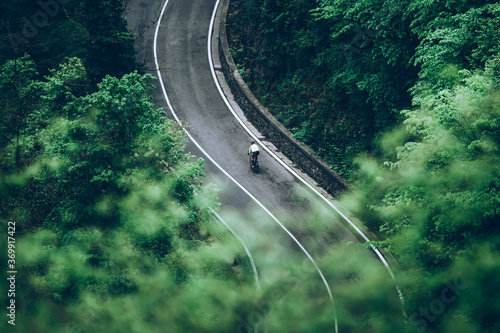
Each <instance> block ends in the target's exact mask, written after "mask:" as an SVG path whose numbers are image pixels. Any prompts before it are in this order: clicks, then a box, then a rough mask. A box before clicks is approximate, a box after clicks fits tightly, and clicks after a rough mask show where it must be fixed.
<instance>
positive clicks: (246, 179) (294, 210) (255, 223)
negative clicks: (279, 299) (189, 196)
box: [126, 0, 394, 332]
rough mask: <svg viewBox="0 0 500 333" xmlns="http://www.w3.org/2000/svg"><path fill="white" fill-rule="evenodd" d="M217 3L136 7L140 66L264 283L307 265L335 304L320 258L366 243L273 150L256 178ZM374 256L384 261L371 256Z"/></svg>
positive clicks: (181, 1)
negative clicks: (181, 128) (218, 30)
mask: <svg viewBox="0 0 500 333" xmlns="http://www.w3.org/2000/svg"><path fill="white" fill-rule="evenodd" d="M216 3H217V0H166V1H165V0H162V1H160V0H130V1H129V2H128V7H127V12H126V18H127V21H128V23H129V26H130V28H131V29H132V30H133V31H134V33H135V34H136V36H137V37H138V38H137V41H136V49H137V52H138V54H137V56H138V60H139V61H143V62H144V63H145V64H146V66H147V68H149V69H151V70H152V71H151V72H152V74H154V75H157V76H159V78H160V79H159V80H157V82H156V84H157V86H158V89H156V91H155V95H154V100H155V104H156V105H157V107H162V108H164V109H165V110H166V111H167V113H168V116H169V117H175V118H177V119H178V120H179V121H181V122H182V124H184V125H185V127H186V130H187V132H188V134H189V136H190V141H189V143H188V146H187V151H189V152H191V153H192V154H194V155H196V156H199V157H203V158H204V159H205V161H206V162H205V168H206V169H205V173H206V175H207V177H206V178H207V179H206V180H205V183H214V184H216V185H217V187H219V188H221V189H222V191H221V193H220V202H221V204H222V206H221V209H220V210H219V212H218V215H219V216H220V218H221V219H223V220H224V221H225V223H227V224H228V226H229V227H230V228H231V229H232V230H233V231H234V233H235V234H236V235H238V237H239V238H240V239H241V241H242V242H243V243H244V244H245V246H247V247H248V251H249V252H250V253H251V255H252V257H253V259H254V261H255V266H256V269H257V271H258V277H259V281H260V282H258V283H260V285H265V284H266V283H272V281H275V280H276V276H282V278H283V279H287V278H289V276H288V275H286V274H284V273H283V272H286V271H288V270H289V268H288V267H289V265H290V262H294V263H296V262H297V260H300V262H301V263H302V266H303V267H305V268H304V269H310V270H311V271H312V270H316V272H317V274H316V276H317V285H318V286H321V288H322V290H323V294H324V298H325V299H326V300H328V299H330V300H331V301H332V302H334V299H335V295H332V294H331V291H330V286H331V285H332V284H334V283H335V281H331V279H330V278H329V276H328V274H323V272H322V267H321V265H320V264H318V263H316V261H315V259H316V258H320V257H321V255H322V254H324V253H325V252H326V251H328V250H331V249H332V248H335V247H343V246H345V244H346V243H348V242H358V238H357V237H358V236H355V235H353V233H352V230H351V229H350V228H349V227H346V225H345V221H342V217H340V216H339V214H338V213H337V212H336V211H335V210H333V209H332V207H331V205H330V204H328V203H327V202H326V201H325V200H324V199H322V198H320V197H318V196H317V194H316V193H314V192H313V191H312V190H311V189H310V188H309V187H308V186H305V185H304V183H303V182H302V181H301V180H300V179H298V178H297V177H296V176H294V175H292V174H291V173H290V171H289V170H287V169H286V168H285V167H283V165H282V164H281V163H279V162H278V161H277V160H276V159H275V158H273V157H272V156H271V155H270V154H269V153H267V152H266V151H262V152H261V154H260V156H259V162H260V169H261V172H260V173H259V174H254V173H252V172H251V171H250V169H249V167H248V157H247V153H246V152H247V149H248V146H249V144H250V141H251V140H252V138H251V136H250V135H249V134H248V133H247V131H246V130H245V129H244V128H243V127H242V126H241V124H240V123H239V122H238V121H237V120H236V119H235V117H234V116H233V114H232V113H231V111H230V110H229V109H228V107H227V104H226V101H225V100H224V98H223V97H222V96H221V95H220V93H219V90H218V88H217V85H216V82H214V79H213V73H212V71H211V67H210V63H209V57H208V51H207V45H208V38H209V36H208V33H209V28H210V22H211V19H212V17H213V14H214V7H215V5H216ZM366 256H367V257H373V258H375V257H376V256H375V255H374V253H373V252H371V251H369V250H366ZM393 296H394V295H393ZM393 296H392V297H393ZM311 301H314V300H311ZM326 304H328V302H327V303H326ZM304 306H307V305H304ZM328 311H331V314H332V317H335V320H334V321H332V323H334V324H332V330H331V331H332V332H337V331H338V324H337V318H336V314H335V306H334V305H331V308H330V309H328ZM250 325H253V324H252V323H250ZM255 326H256V327H257V326H258V325H255Z"/></svg>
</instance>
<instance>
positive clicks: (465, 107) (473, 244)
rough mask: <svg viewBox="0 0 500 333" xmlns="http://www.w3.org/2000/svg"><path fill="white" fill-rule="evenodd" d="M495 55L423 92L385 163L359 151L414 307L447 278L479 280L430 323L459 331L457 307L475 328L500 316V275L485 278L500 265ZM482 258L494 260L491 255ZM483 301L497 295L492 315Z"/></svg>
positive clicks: (372, 201)
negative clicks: (446, 85)
mask: <svg viewBox="0 0 500 333" xmlns="http://www.w3.org/2000/svg"><path fill="white" fill-rule="evenodd" d="M496 62H497V61H496V60H492V61H491V62H489V63H488V65H487V67H486V70H485V71H475V72H470V71H465V70H462V71H459V72H458V73H457V74H456V77H457V79H456V81H455V82H454V85H453V86H452V88H451V89H443V90H442V91H440V92H439V93H437V94H433V93H429V94H428V95H423V94H420V95H419V97H420V101H422V105H421V107H419V108H415V109H413V110H411V111H410V110H408V111H405V112H403V114H404V115H405V117H406V120H405V121H404V126H405V129H404V130H403V131H398V132H395V133H390V134H388V135H387V137H386V138H385V139H384V141H383V143H384V145H383V151H385V152H386V155H385V158H387V160H386V161H385V163H384V165H383V166H380V165H377V163H375V162H374V161H363V162H361V161H360V162H361V163H362V165H363V166H362V167H361V170H363V177H362V178H361V179H363V184H362V185H360V186H361V188H363V190H364V191H365V193H367V198H368V201H366V202H365V205H366V206H365V207H367V208H368V209H369V210H366V211H364V212H363V213H362V214H364V215H368V214H371V215H373V214H375V215H376V216H377V217H378V218H379V219H380V220H379V221H384V222H383V224H379V226H380V231H381V232H382V233H384V234H385V235H386V236H387V237H388V239H387V244H388V250H389V251H391V252H392V253H393V254H394V255H395V256H396V257H397V259H398V260H399V262H400V264H401V266H402V268H403V272H402V273H401V275H402V277H403V280H405V279H407V280H406V281H405V282H404V283H403V285H404V287H405V289H406V292H407V295H408V296H409V297H408V300H409V303H408V309H409V310H410V311H417V310H418V308H419V307H422V306H423V305H426V304H429V302H431V301H432V300H433V298H435V297H436V293H438V292H440V291H441V290H440V289H442V288H443V285H444V284H445V283H446V281H450V280H453V279H456V278H458V277H460V283H461V284H464V285H466V286H467V287H468V288H469V287H471V288H474V290H472V289H467V291H465V292H464V293H463V296H461V299H460V301H458V302H456V303H453V304H452V305H450V309H448V310H449V311H448V312H447V313H446V314H444V315H443V316H441V317H440V318H439V320H436V322H432V323H428V328H429V329H430V330H431V331H436V332H443V331H448V330H450V331H452V330H451V328H452V327H454V325H453V324H452V322H453V320H454V318H456V316H458V317H459V318H461V319H460V320H463V321H466V322H468V327H469V328H468V329H469V331H471V332H475V331H478V332H479V331H481V332H482V331H485V332H486V331H487V332H493V331H495V328H498V325H499V322H498V318H496V317H494V316H492V315H490V314H489V310H488V309H490V308H491V307H494V308H495V309H496V310H494V311H498V309H499V308H500V307H499V306H498V304H497V302H496V300H495V296H494V293H490V292H489V290H491V288H494V287H493V284H494V283H495V281H493V280H488V279H486V277H487V276H493V275H495V274H496V273H495V272H496V271H497V269H496V267H498V260H497V259H493V258H495V256H497V255H498V245H499V243H498V232H499V229H498V223H496V222H497V221H498V220H499V214H500V211H499V210H498V207H499V204H500V195H499V185H500V178H499V175H500V169H499V166H500V150H499V147H500V140H499V136H498V133H499V127H498V126H499V125H498V120H499V119H500V108H499V107H498V105H499V103H498V101H499V97H500V89H499V88H500V86H499V84H498V76H494V74H493V73H495V71H494V70H493V68H495V66H496V65H495V64H496ZM362 207H363V206H362V205H361V206H358V208H359V209H361V210H363V208H362ZM471 258H477V260H479V261H478V262H474V260H473V259H471ZM483 258H484V260H486V261H488V260H490V262H488V263H487V264H486V265H483ZM488 258H489V259H488ZM491 260H492V261H491ZM466 262H467V264H465V263H466ZM464 265H468V266H464ZM458 267H461V268H458ZM461 269H464V271H461ZM476 269H477V271H476ZM467 271H476V274H468V273H466V272H467ZM406 275H408V277H406ZM477 295H482V296H481V298H482V299H481V300H479V299H477V297H478V296H477ZM486 299H487V300H486ZM473 300H475V301H473ZM468 301H471V302H473V303H468ZM476 302H477V303H476ZM484 302H486V303H488V304H490V305H488V306H486V308H485V309H484V311H485V314H484V316H483V315H479V314H478V313H476V312H474V311H471V309H470V308H469V307H470V304H475V305H477V306H478V307H479V306H481V304H484ZM494 304H495V305H494ZM481 311H482V310H481ZM417 312H418V311H417ZM426 327H427V326H426Z"/></svg>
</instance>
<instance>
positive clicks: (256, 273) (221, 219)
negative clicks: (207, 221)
mask: <svg viewBox="0 0 500 333" xmlns="http://www.w3.org/2000/svg"><path fill="white" fill-rule="evenodd" d="M209 209H210V211H211V212H212V214H214V215H215V217H216V218H217V219H219V221H220V222H221V223H222V224H224V226H225V227H226V228H227V230H229V232H231V233H232V234H233V236H234V237H235V238H236V239H237V240H238V241H239V242H240V243H241V245H243V248H244V249H245V252H246V254H247V256H248V258H249V259H250V264H251V265H252V270H253V276H254V279H255V285H256V286H257V290H258V291H260V290H261V289H260V282H259V273H258V272H257V267H256V266H255V262H254V260H253V257H252V254H251V253H250V250H249V249H248V247H247V245H246V244H245V242H244V241H243V239H241V237H240V236H238V234H237V233H236V232H235V231H234V230H233V229H232V228H231V227H230V226H229V224H227V223H226V221H224V219H223V218H222V216H220V215H219V214H218V213H217V212H216V211H215V210H213V209H212V207H209Z"/></svg>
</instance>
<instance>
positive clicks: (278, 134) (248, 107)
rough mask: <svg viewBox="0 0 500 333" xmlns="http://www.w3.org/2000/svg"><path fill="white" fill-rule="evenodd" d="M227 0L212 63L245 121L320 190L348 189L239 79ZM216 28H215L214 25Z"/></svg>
mask: <svg viewBox="0 0 500 333" xmlns="http://www.w3.org/2000/svg"><path fill="white" fill-rule="evenodd" d="M229 1H230V0H222V3H221V4H220V8H219V14H218V22H217V23H219V26H218V27H216V28H215V30H214V36H215V37H216V38H217V37H218V38H217V39H216V38H214V39H213V40H214V41H216V42H217V44H218V46H216V45H214V47H213V48H215V47H218V52H214V58H216V56H217V55H216V53H218V54H219V60H220V64H219V63H217V64H215V62H216V61H217V59H214V67H215V68H216V69H219V68H218V67H219V66H220V70H221V71H222V73H223V74H224V77H225V79H226V81H227V84H228V85H229V87H230V89H231V92H232V94H233V95H234V98H235V100H236V102H237V103H238V105H239V106H240V107H241V109H242V110H243V113H244V114H245V116H246V117H247V119H248V120H249V121H250V122H251V123H252V124H253V126H255V128H257V129H258V130H259V132H260V133H261V134H262V135H263V136H265V141H269V142H271V143H272V144H274V146H276V147H277V148H278V149H279V150H280V151H281V152H282V153H283V154H284V155H285V156H286V157H288V158H289V159H290V160H291V161H292V162H293V163H295V164H296V165H297V166H298V167H299V168H300V169H302V171H303V172H304V173H306V174H308V175H309V176H310V177H311V178H312V179H314V181H316V182H317V183H318V185H319V186H321V187H322V188H323V189H325V190H326V191H327V192H329V193H330V194H332V195H336V194H338V193H339V192H341V191H344V190H346V189H347V188H348V185H349V184H348V183H347V181H346V180H345V179H344V178H343V177H341V176H340V175H339V174H337V173H336V172H335V171H333V170H331V169H330V168H329V166H328V165H327V164H326V163H325V162H324V161H322V160H321V159H320V158H319V157H318V156H315V155H313V154H311V153H309V151H310V149H309V148H308V147H307V146H306V145H304V144H303V143H301V142H299V141H297V140H296V139H294V138H293V136H292V133H291V132H290V131H289V130H288V129H286V128H285V127H284V126H283V125H281V124H280V123H279V122H278V121H277V120H276V119H275V118H274V116H273V115H272V114H271V113H270V112H269V111H268V110H267V109H266V108H265V107H263V106H262V105H261V104H260V103H259V101H258V100H257V98H256V97H255V96H254V94H253V93H252V92H251V91H250V89H249V88H248V86H247V85H246V83H245V82H244V81H243V79H242V77H241V76H240V74H239V72H238V69H237V68H236V65H235V63H234V60H233V57H232V56H231V53H230V52H229V44H228V40H227V35H226V17H227V11H228V7H229ZM216 25H217V24H216Z"/></svg>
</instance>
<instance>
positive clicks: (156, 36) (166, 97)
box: [153, 0, 338, 333]
mask: <svg viewBox="0 0 500 333" xmlns="http://www.w3.org/2000/svg"><path fill="white" fill-rule="evenodd" d="M168 1H169V0H166V1H165V4H164V5H163V8H162V10H161V13H160V17H159V20H158V24H157V25H156V31H155V37H154V42H153V49H154V52H153V53H154V58H155V65H156V71H157V74H158V79H159V81H160V85H161V88H162V91H163V95H164V97H165V100H166V101H167V104H168V107H169V109H170V111H171V112H172V115H173V116H174V118H175V120H176V121H177V123H179V125H180V126H181V127H182V129H183V130H184V132H185V133H186V135H187V136H188V137H189V139H190V140H191V141H192V142H193V143H194V144H195V145H196V146H197V147H198V149H200V151H201V152H202V153H203V154H204V155H205V156H206V157H207V158H208V159H209V160H210V161H211V162H212V163H213V164H214V165H215V166H216V167H217V168H218V169H219V170H220V171H221V172H222V173H224V174H225V175H226V176H227V177H228V178H229V179H231V181H233V182H234V183H235V184H236V185H237V186H238V187H239V188H240V189H241V190H242V191H244V192H245V193H246V194H247V195H248V196H249V197H250V198H251V199H252V200H253V201H254V202H255V203H257V204H258V205H259V206H260V207H261V208H262V209H263V210H264V211H265V212H266V213H267V214H268V215H269V216H270V217H271V218H272V219H273V220H274V221H275V222H276V223H277V224H278V225H279V226H280V227H281V228H282V229H283V230H284V231H285V232H286V233H287V234H288V235H289V236H290V237H291V238H292V239H293V240H294V241H295V243H296V244H297V245H298V246H299V247H300V248H301V250H302V251H303V252H304V253H305V254H306V256H307V257H308V258H309V260H310V261H311V263H312V264H313V265H314V267H315V268H316V271H317V272H318V274H319V275H320V276H321V279H322V280H323V283H324V284H325V287H326V289H327V291H328V296H329V297H330V300H331V301H332V303H333V310H334V316H335V332H336V333H338V319H337V312H336V310H335V302H334V300H333V295H332V292H331V290H330V286H329V285H328V282H327V281H326V278H325V276H324V275H323V273H322V272H321V270H320V269H319V267H318V265H317V264H316V262H315V261H314V259H313V258H312V257H311V255H310V254H309V252H307V250H306V249H305V248H304V246H302V244H301V243H300V242H299V241H298V240H297V238H295V236H294V235H293V234H292V233H291V232H290V231H289V230H288V229H287V228H286V227H285V226H284V225H283V224H282V223H281V222H280V221H279V220H278V219H277V218H276V217H275V216H274V215H273V214H272V213H271V212H270V211H269V210H268V209H267V208H266V207H265V206H264V205H263V204H262V203H261V202H260V201H258V200H257V198H255V197H254V196H253V195H252V194H251V193H250V192H249V191H248V190H247V189H245V188H244V187H243V186H242V185H241V184H240V183H238V182H237V181H236V179H234V178H233V177H232V176H231V175H230V174H229V173H228V172H227V171H226V170H224V169H223V168H222V167H221V166H220V165H219V164H218V163H217V162H215V160H214V159H213V158H212V157H211V156H210V155H208V153H207V152H206V151H205V150H204V149H203V148H202V147H201V146H200V144H198V142H197V141H196V140H195V139H194V138H193V137H192V136H191V134H190V133H189V132H188V131H187V129H186V128H185V127H184V126H183V125H182V122H181V121H180V119H179V117H178V116H177V114H176V113H175V111H174V109H173V107H172V104H171V103H170V99H169V97H168V94H167V92H166V89H165V84H164V83H163V78H162V76H161V72H160V67H159V65H158V57H157V47H156V44H157V39H158V31H159V28H160V23H161V20H162V18H163V14H164V13H165V9H166V7H167V4H168ZM219 2H220V0H217V3H216V5H215V8H214V12H213V14H212V20H211V23H210V27H209V36H211V35H212V34H211V31H212V25H213V20H214V18H215V13H216V10H217V7H218V5H219ZM208 40H209V43H210V38H208ZM209 45H210V44H209ZM209 57H210V61H209V63H210V66H211V70H212V74H213V75H214V71H213V64H212V61H211V50H210V46H209ZM217 87H218V89H219V92H221V91H220V86H219V85H218V82H217ZM224 100H225V101H226V104H228V102H227V99H224ZM230 110H231V112H233V113H234V110H233V109H232V108H230ZM237 119H239V118H237ZM245 128H246V127H245Z"/></svg>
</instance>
